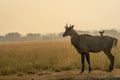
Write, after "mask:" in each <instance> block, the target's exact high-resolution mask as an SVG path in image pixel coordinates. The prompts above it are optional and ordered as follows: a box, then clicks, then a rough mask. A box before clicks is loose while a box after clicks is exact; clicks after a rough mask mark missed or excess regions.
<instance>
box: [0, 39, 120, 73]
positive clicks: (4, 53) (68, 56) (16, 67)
mask: <svg viewBox="0 0 120 80" xmlns="http://www.w3.org/2000/svg"><path fill="white" fill-rule="evenodd" d="M119 47H120V43H118V45H117V47H115V48H113V50H112V53H113V55H114V56H115V68H120V58H119V56H120V49H119ZM90 56H91V65H92V68H93V69H103V70H104V69H106V68H108V66H109V60H108V58H107V56H106V55H105V54H103V52H100V53H95V54H91V55H90ZM77 68H79V69H80V68H81V56H80V54H78V53H77V51H76V50H75V48H73V46H72V45H71V43H70V42H69V41H67V40H66V41H65V40H61V41H59V40H58V41H39V42H11V43H0V74H3V75H7V74H11V73H16V72H25V73H27V72H37V71H44V70H48V71H62V70H71V69H77ZM86 68H87V63H86Z"/></svg>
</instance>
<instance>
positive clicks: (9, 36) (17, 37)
mask: <svg viewBox="0 0 120 80" xmlns="http://www.w3.org/2000/svg"><path fill="white" fill-rule="evenodd" d="M5 39H6V40H8V41H18V40H20V39H21V34H19V33H17V32H11V33H8V34H6V36H5Z"/></svg>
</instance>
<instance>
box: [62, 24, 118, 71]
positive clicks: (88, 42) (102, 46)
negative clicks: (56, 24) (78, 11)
mask: <svg viewBox="0 0 120 80" xmlns="http://www.w3.org/2000/svg"><path fill="white" fill-rule="evenodd" d="M73 27H74V25H70V26H69V27H68V25H66V26H65V32H64V34H63V37H65V36H70V37H71V43H72V45H73V46H74V47H75V48H76V50H77V51H78V53H80V54H81V61H82V70H81V73H83V72H84V67H85V64H84V60H85V57H86V59H87V62H88V65H89V72H91V70H92V69H91V65H90V55H89V53H90V52H95V53H96V52H100V51H103V52H104V53H105V54H106V55H107V57H108V58H109V60H110V65H109V69H108V71H109V72H111V71H112V70H113V67H114V59H115V58H114V56H113V55H112V54H111V49H112V47H113V46H115V45H117V39H116V38H113V37H109V36H91V35H88V34H83V35H79V34H78V33H77V32H76V31H75V30H74V29H73Z"/></svg>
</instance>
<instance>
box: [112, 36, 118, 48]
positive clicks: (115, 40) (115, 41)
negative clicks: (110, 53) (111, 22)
mask: <svg viewBox="0 0 120 80" xmlns="http://www.w3.org/2000/svg"><path fill="white" fill-rule="evenodd" d="M113 40H114V41H113V46H114V47H115V46H116V45H117V42H118V40H117V39H116V38H113Z"/></svg>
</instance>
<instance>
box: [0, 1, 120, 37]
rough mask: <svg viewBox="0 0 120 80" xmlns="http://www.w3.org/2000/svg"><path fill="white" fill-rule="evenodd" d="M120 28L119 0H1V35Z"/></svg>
mask: <svg viewBox="0 0 120 80" xmlns="http://www.w3.org/2000/svg"><path fill="white" fill-rule="evenodd" d="M66 22H67V23H68V24H74V25H75V29H79V30H100V29H113V28H115V29H120V0H0V35H2V34H6V33H8V32H19V33H21V34H27V33H29V32H31V33H42V34H44V33H54V32H55V33H57V32H63V31H64V26H65V25H66Z"/></svg>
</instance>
